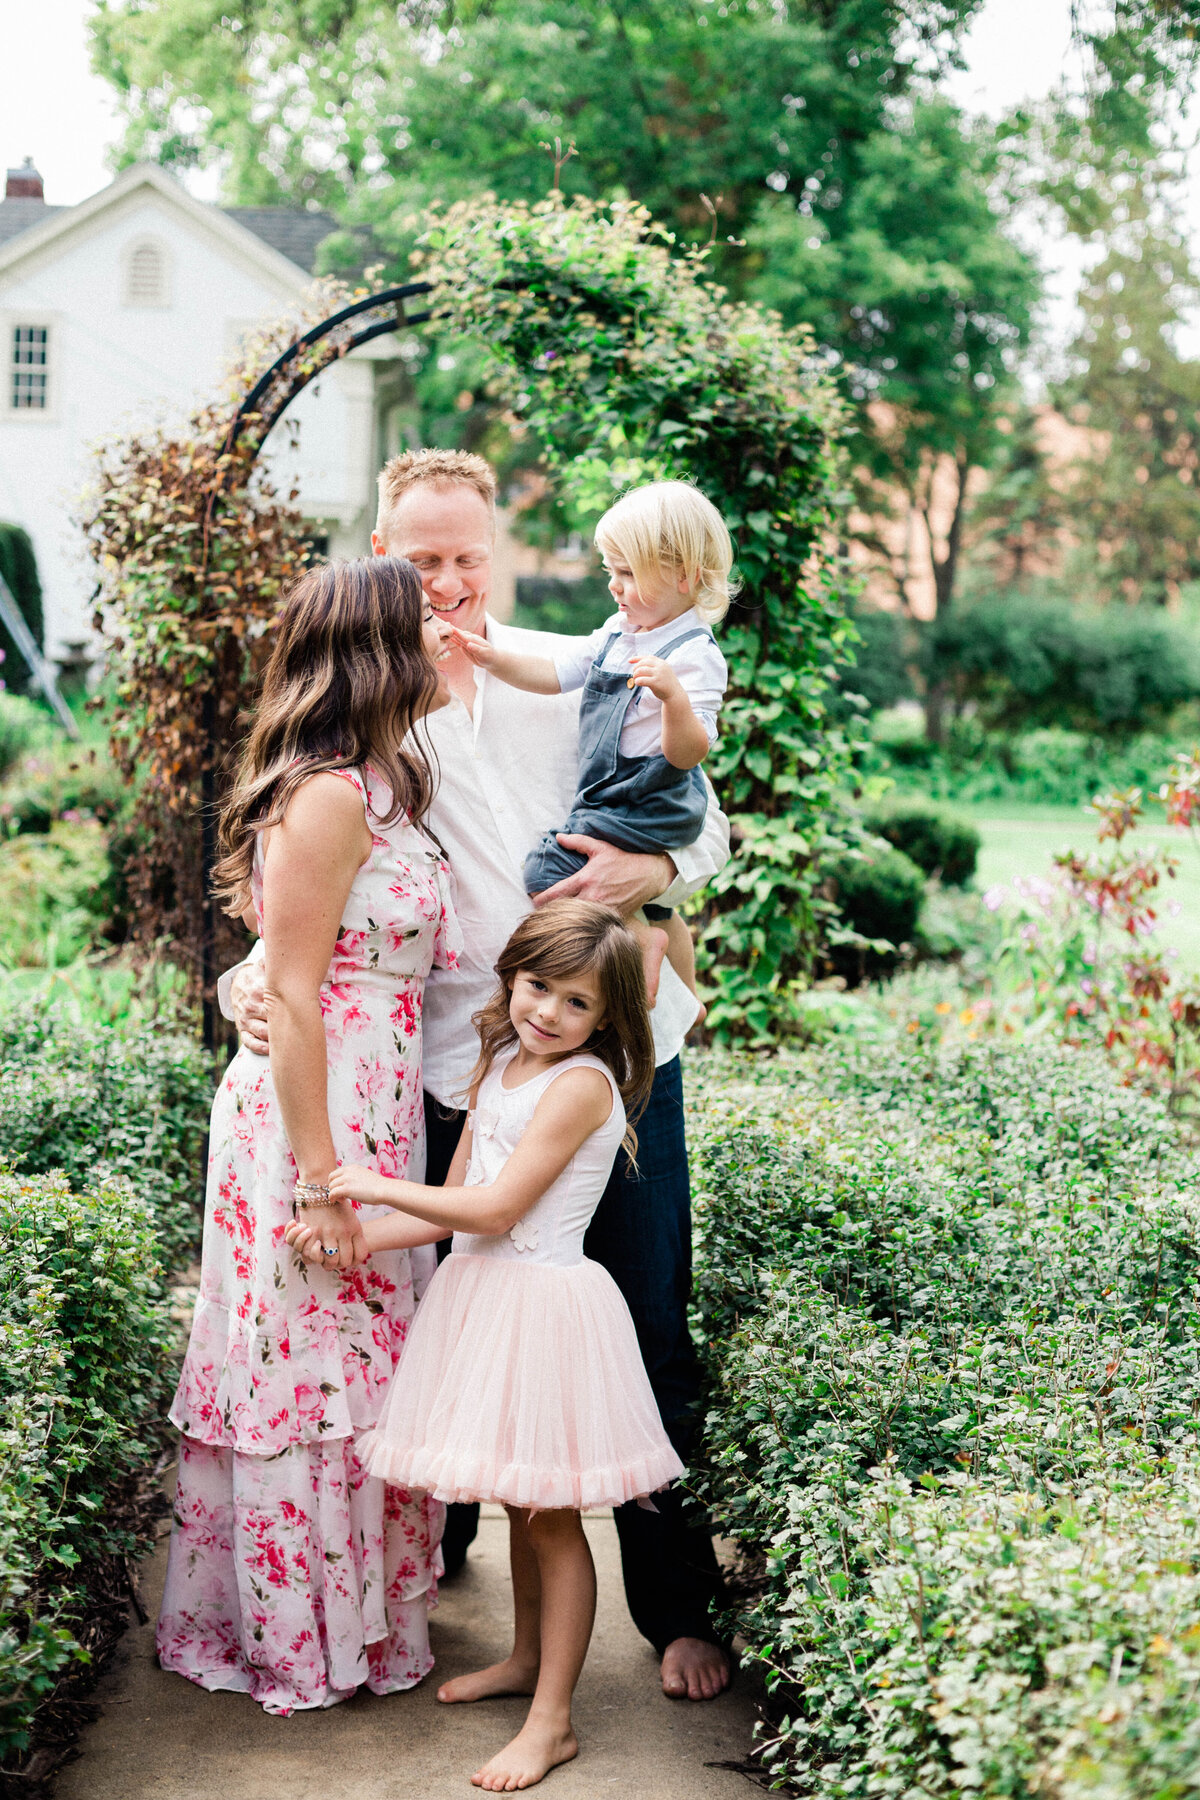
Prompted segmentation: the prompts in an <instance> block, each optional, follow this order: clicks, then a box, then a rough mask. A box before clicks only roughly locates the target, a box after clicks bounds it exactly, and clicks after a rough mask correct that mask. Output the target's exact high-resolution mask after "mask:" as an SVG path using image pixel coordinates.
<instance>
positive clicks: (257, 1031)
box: [229, 962, 268, 1056]
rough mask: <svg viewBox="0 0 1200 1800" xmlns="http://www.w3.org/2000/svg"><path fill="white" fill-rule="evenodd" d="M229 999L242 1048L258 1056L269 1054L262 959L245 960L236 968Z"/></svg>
mask: <svg viewBox="0 0 1200 1800" xmlns="http://www.w3.org/2000/svg"><path fill="white" fill-rule="evenodd" d="M229 1001H230V1005H231V1006H232V1008H233V1022H234V1024H235V1025H236V1026H237V1031H238V1037H239V1038H240V1039H241V1044H242V1049H243V1050H251V1051H253V1053H254V1055H255V1056H266V1055H267V1054H268V1045H267V997H266V979H265V977H264V975H263V966H262V964H261V963H260V962H244V963H243V964H242V966H241V968H240V969H238V970H237V971H236V973H235V974H234V977H233V981H232V982H231V983H230V988H229Z"/></svg>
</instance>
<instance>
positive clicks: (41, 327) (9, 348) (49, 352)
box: [0, 306, 62, 425]
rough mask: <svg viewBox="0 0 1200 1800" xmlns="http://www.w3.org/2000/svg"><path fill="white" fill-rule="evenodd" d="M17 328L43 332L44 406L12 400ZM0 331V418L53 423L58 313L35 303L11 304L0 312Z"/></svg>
mask: <svg viewBox="0 0 1200 1800" xmlns="http://www.w3.org/2000/svg"><path fill="white" fill-rule="evenodd" d="M21 327H32V328H33V329H34V330H36V331H44V332H45V333H46V404H45V406H17V405H16V404H15V403H14V387H13V376H14V374H15V372H16V369H17V361H16V350H17V345H16V334H17V331H18V329H20V328H21ZM0 330H2V331H3V344H4V360H3V368H2V370H0V374H2V376H3V382H4V386H3V392H2V393H0V419H3V420H4V421H5V423H6V424H16V423H20V424H23V425H46V424H52V423H54V422H55V421H56V420H57V417H58V400H59V387H60V375H61V369H60V362H61V358H62V331H61V328H60V320H59V315H58V314H57V313H48V312H45V311H43V310H42V308H40V307H37V306H30V307H12V308H10V309H9V310H7V311H5V312H2V313H0Z"/></svg>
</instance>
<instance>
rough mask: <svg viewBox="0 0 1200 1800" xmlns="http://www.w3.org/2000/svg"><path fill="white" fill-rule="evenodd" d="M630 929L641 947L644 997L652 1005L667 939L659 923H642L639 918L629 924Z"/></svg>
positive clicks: (665, 952)
mask: <svg viewBox="0 0 1200 1800" xmlns="http://www.w3.org/2000/svg"><path fill="white" fill-rule="evenodd" d="M630 930H631V931H632V932H633V935H634V937H635V938H636V939H637V941H638V944H639V945H640V947H641V952H642V972H643V974H644V975H645V977H646V998H647V1000H648V1001H649V1002H650V1005H651V1006H653V1005H654V1002H655V1001H656V1000H657V999H658V983H659V979H660V977H661V975H662V966H663V958H664V957H665V956H666V954H667V944H668V942H669V939H668V937H667V934H666V932H665V931H664V930H663V929H662V927H661V926H660V925H643V924H642V923H641V921H640V919H639V920H635V921H633V922H632V923H631V924H630Z"/></svg>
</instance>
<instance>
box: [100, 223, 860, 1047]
mask: <svg viewBox="0 0 1200 1800" xmlns="http://www.w3.org/2000/svg"><path fill="white" fill-rule="evenodd" d="M414 260H415V264H416V268H415V272H416V273H418V274H419V277H420V279H419V280H417V281H415V282H411V283H409V284H408V285H407V286H406V287H403V288H392V289H388V290H386V291H384V292H382V293H378V294H365V295H364V294H359V295H357V296H354V295H350V294H349V293H348V292H347V291H346V290H344V289H342V288H339V287H337V286H336V285H335V284H332V283H327V284H325V285H324V286H323V287H322V288H320V289H319V290H317V291H315V292H314V295H313V297H312V299H311V300H310V302H309V304H308V306H307V309H306V312H305V314H304V315H303V316H302V317H294V318H293V319H291V320H289V321H286V322H285V323H284V324H283V325H281V326H280V327H277V328H276V329H275V330H274V331H273V332H272V333H268V334H264V337H263V338H262V340H261V341H260V342H258V343H257V344H255V345H253V346H251V347H250V348H249V349H248V351H247V353H246V355H245V358H244V360H243V363H242V364H241V366H240V367H239V368H238V369H237V370H236V371H235V372H234V375H233V377H232V378H231V382H230V386H229V388H228V391H227V392H226V394H225V395H223V396H222V397H221V398H220V399H219V400H218V401H216V402H214V403H212V404H211V405H209V406H207V407H205V408H203V409H202V410H201V411H200V412H198V413H197V414H196V415H195V416H194V417H193V418H192V419H191V420H190V421H189V423H188V426H187V429H186V430H185V431H183V432H175V433H172V432H169V431H165V430H164V431H158V432H152V433H144V434H139V435H135V436H132V437H126V438H123V439H121V440H119V441H117V442H114V443H112V444H110V445H109V446H108V447H107V448H106V449H105V450H104V451H103V452H102V453H101V456H100V460H99V465H98V478H97V481H96V484H95V488H94V492H93V495H92V497H91V500H90V502H89V505H88V508H87V512H86V516H85V519H84V524H85V528H86V530H87V532H88V536H89V541H90V543H91V546H92V550H93V553H94V555H95V556H96V559H97V561H98V563H99V565H100V569H101V597H100V606H99V611H98V615H97V617H98V621H99V622H100V623H101V624H102V626H103V628H104V629H105V630H106V632H107V633H108V636H109V638H110V643H111V648H112V661H113V667H114V670H115V696H114V699H113V702H112V714H113V731H114V742H115V744H116V746H117V748H118V752H119V754H120V756H121V759H122V761H123V764H124V766H125V768H126V771H127V773H128V774H129V775H130V777H131V778H136V780H137V793H138V799H137V811H136V832H137V835H138V839H139V844H138V853H137V854H136V856H135V857H134V858H133V859H132V863H131V874H132V880H131V899H132V902H133V906H134V919H135V932H136V935H137V937H138V938H139V940H140V941H141V942H142V943H149V942H151V941H157V940H160V939H162V938H164V937H167V938H169V939H170V940H171V941H172V945H173V953H174V954H175V955H177V956H179V957H180V958H181V960H185V961H186V962H187V963H188V965H189V966H190V967H191V969H192V971H193V973H194V976H195V980H196V984H197V987H198V988H199V989H202V990H203V994H204V998H205V1001H206V1003H207V1005H208V1010H209V1018H210V1020H211V1017H212V1014H211V1001H212V978H213V972H214V970H215V969H216V968H218V967H220V966H222V965H223V964H224V963H225V962H226V961H227V960H229V959H230V958H232V957H234V956H235V955H236V954H237V953H238V952H239V951H240V948H241V941H240V939H239V934H238V928H236V927H234V926H232V925H231V924H230V922H228V921H226V920H224V919H223V918H221V917H220V916H214V915H213V913H212V910H211V906H210V905H209V904H207V903H206V899H205V867H206V864H207V863H208V862H209V859H210V857H211V819H212V811H213V803H214V801H215V800H216V799H217V798H219V790H220V784H221V781H222V779H223V777H224V776H225V774H226V773H227V771H228V767H229V757H228V751H229V750H230V748H231V747H232V746H233V745H234V744H235V743H236V741H237V739H238V738H239V736H240V734H241V732H242V730H243V728H244V721H245V717H246V715H247V713H248V710H249V708H250V707H251V706H252V705H253V700H254V694H255V691H256V686H257V682H258V679H259V677H260V674H261V669H262V665H263V662H264V660H265V653H266V649H267V643H268V639H267V632H268V627H269V625H270V621H271V619H272V617H273V615H274V613H275V610H276V608H277V606H278V604H279V600H280V596H281V593H282V592H283V591H284V590H285V589H286V587H287V584H288V582H289V581H290V580H291V579H292V578H293V577H294V575H295V574H296V573H297V572H298V571H299V569H300V568H301V567H302V566H303V564H304V562H305V560H306V559H307V556H308V554H309V544H308V540H307V537H306V534H305V528H304V522H303V519H302V518H301V516H300V514H299V513H298V511H297V510H296V508H295V505H294V496H281V495H279V494H277V493H275V492H274V491H273V490H272V489H271V487H270V485H269V483H268V482H267V481H266V479H265V478H264V477H263V475H262V473H261V472H260V471H259V470H258V469H257V468H256V457H257V454H258V451H259V449H260V448H261V446H262V443H263V442H264V440H265V438H266V436H267V434H268V432H269V431H270V429H271V427H272V426H273V425H274V424H275V423H276V421H277V420H278V419H279V418H280V416H281V415H282V414H283V412H284V411H285V409H286V407H287V405H288V404H289V402H290V400H291V399H292V398H294V396H295V394H296V393H298V392H299V391H300V390H301V388H302V387H304V386H305V385H307V383H308V382H309V381H310V380H312V379H313V377H314V376H315V375H317V374H319V373H320V372H321V370H322V369H324V368H326V367H327V366H328V365H329V363H330V362H332V361H333V360H335V359H336V358H337V357H339V356H342V355H345V354H346V352H347V350H349V349H351V348H353V346H354V345H355V344H356V343H361V342H364V341H365V340H366V338H367V337H368V336H375V335H378V334H379V333H380V332H383V331H387V330H392V329H395V328H396V327H397V326H398V325H400V324H414V323H418V322H419V320H420V319H424V318H428V317H430V316H431V313H434V314H436V317H437V320H438V323H439V327H440V328H442V329H445V330H448V331H450V332H453V333H462V334H466V335H469V336H471V337H472V338H474V339H476V340H478V341H479V342H480V343H482V344H483V345H484V346H485V348H486V352H487V356H488V361H489V370H490V374H489V379H490V384H491V388H492V391H493V393H494V396H495V398H496V399H497V400H498V401H499V402H500V404H501V405H503V406H504V407H506V408H507V409H508V417H509V422H510V424H511V425H512V427H513V429H514V430H516V431H518V432H519V431H531V432H533V433H534V434H535V437H536V441H537V442H538V444H539V445H540V446H541V449H542V453H543V456H544V459H545V461H546V463H547V465H548V466H549V469H550V471H551V473H552V475H553V477H554V478H555V480H556V482H557V483H558V484H559V487H560V491H561V492H562V493H563V494H564V495H565V496H566V497H569V498H570V499H571V500H573V501H574V502H576V503H577V504H578V505H579V506H581V507H582V508H584V509H585V510H587V511H589V512H591V513H593V514H598V513H599V512H600V511H601V510H603V508H604V507H605V506H607V505H608V504H609V503H610V502H611V500H612V498H613V497H614V494H615V493H617V492H618V491H620V490H621V489H623V488H625V487H626V486H628V485H630V484H631V483H633V482H637V481H645V480H655V479H660V478H663V477H667V476H681V475H682V476H688V477H690V478H691V479H693V480H695V481H696V482H697V483H698V485H699V486H700V487H701V488H702V489H703V490H704V492H705V493H707V494H708V495H709V497H710V498H711V499H712V500H713V501H714V502H715V504H716V505H717V506H718V507H719V508H720V510H721V511H722V513H723V514H724V516H725V517H726V519H727V520H728V522H729V525H730V527H731V529H732V531H733V534H734V538H735V542H736V544H737V546H738V567H739V571H740V574H741V577H742V582H743V589H742V593H741V595H740V597H739V599H738V601H737V602H736V603H735V606H734V608H733V609H732V611H731V612H730V614H729V616H728V618H727V620H726V621H725V623H724V625H723V626H721V627H719V628H718V629H719V633H720V639H721V644H722V648H723V649H724V651H725V654H726V657H727V659H728V662H729V665H730V677H731V681H730V691H729V694H728V696H727V701H726V707H725V711H724V713H723V715H722V732H721V741H720V744H719V745H718V747H717V749H716V751H715V752H714V754H713V756H712V757H711V759H710V761H709V763H708V765H707V766H708V769H709V772H710V774H711V775H712V778H713V781H714V783H715V784H716V787H717V791H718V793H719V795H720V797H721V799H722V802H723V804H724V806H725V810H726V811H727V812H728V813H729V815H730V817H731V820H732V822H733V827H734V843H735V851H734V855H733V858H732V860H731V862H730V863H729V865H728V867H727V868H726V870H725V871H724V873H723V874H722V875H721V876H720V877H719V878H718V880H717V881H716V882H715V883H713V884H712V886H711V887H710V889H709V890H708V892H707V894H706V895H705V896H704V899H703V911H702V912H701V914H700V924H701V946H700V949H701V957H700V960H701V966H702V969H703V972H704V977H705V979H706V981H707V983H708V985H709V988H710V990H711V992H712V996H713V998H712V1004H711V1006H710V1013H709V1023H710V1027H711V1029H712V1030H713V1031H714V1033H715V1034H716V1035H717V1036H718V1037H721V1038H738V1039H742V1040H749V1041H751V1042H758V1043H764V1044H765V1043H768V1042H770V1041H772V1040H773V1039H774V1038H775V1037H776V1036H777V1035H778V1033H779V1032H780V1031H781V1030H783V1029H786V1026H787V1023H788V1019H789V1016H790V1014H791V1004H792V995H793V992H794V984H795V983H796V982H797V980H798V979H799V978H802V977H803V976H804V974H805V972H806V970H807V969H808V968H809V966H810V964H811V957H812V953H813V950H814V946H815V944H816V941H817V938H818V935H819V930H820V926H821V923H822V920H821V914H822V908H823V905H824V903H823V902H822V900H821V899H820V895H819V888H818V872H817V863H818V859H819V857H820V856H821V854H822V852H824V851H825V850H827V849H829V848H831V847H832V846H833V842H834V840H833V839H832V838H831V836H830V822H831V818H832V816H833V815H832V810H831V809H832V802H833V799H834V795H835V791H836V788H837V786H838V783H839V782H840V781H841V780H843V779H844V778H845V775H846V771H847V768H848V761H849V746H848V743H847V737H846V731H845V728H844V726H843V724H842V723H840V722H839V720H840V718H841V711H840V709H839V710H838V711H837V713H836V715H834V714H831V712H830V710H829V708H828V705H827V699H828V695H829V691H830V684H831V681H832V679H833V677H834V673H835V668H836V665H837V663H838V662H839V661H842V660H844V659H845V647H846V645H847V642H848V640H849V638H850V637H851V636H852V630H851V628H850V627H849V626H848V624H847V622H846V617H845V599H846V580H845V570H844V568H843V566H842V562H841V558H840V556H839V554H838V550H837V537H836V533H837V522H838V508H839V505H840V503H841V495H840V492H839V489H840V457H839V448H838V439H839V434H840V431H841V429H842V424H843V420H842V414H841V411H840V407H839V403H838V400H837V398H836V395H835V393H834V390H833V388H832V385H831V383H830V382H829V381H828V379H827V378H826V377H825V376H824V375H823V374H822V373H820V372H819V370H818V369H817V368H816V367H815V366H814V361H813V354H812V345H811V343H810V341H809V339H808V338H807V336H806V334H805V333H804V332H803V331H797V330H789V329H785V328H784V326H783V325H782V324H781V322H780V321H779V319H778V318H777V317H776V316H775V315H773V314H770V313H766V312H763V311H762V310H761V309H759V308H757V307H753V306H748V305H739V304H734V303H731V302H729V301H727V300H726V299H725V297H724V296H723V295H722V293H721V291H720V290H719V289H716V288H714V287H713V286H711V285H710V284H709V283H708V282H707V281H706V279H705V271H704V267H703V253H700V254H696V253H689V254H686V255H682V256H681V255H677V254H675V253H674V251H673V248H672V245H671V241H670V239H669V238H668V237H667V235H666V234H665V233H663V232H662V231H660V230H659V229H658V228H657V227H656V226H655V225H654V223H653V221H652V220H651V219H650V217H649V216H648V215H647V214H646V213H645V212H644V211H643V210H642V209H641V208H638V207H635V206H632V205H627V204H620V203H618V204H614V205H611V206H602V205H600V204H598V203H595V202H592V201H588V200H586V199H576V200H572V201H571V202H570V203H567V202H566V201H564V200H563V199H562V197H561V196H560V195H558V194H552V195H550V196H549V197H548V198H547V199H546V200H544V201H542V202H540V203H538V204H536V205H521V204H517V205H500V204H498V203H496V202H494V201H492V200H490V199H484V200H482V201H474V202H464V203H462V204H460V205H457V206H454V207H451V208H450V209H448V210H446V211H444V212H442V211H435V212H433V213H431V214H430V215H428V216H427V218H426V221H425V229H424V231H423V233H422V236H421V238H420V240H419V242H418V247H417V251H416V256H415V259H414ZM410 303H412V304H416V305H417V306H418V311H417V313H416V314H414V313H413V312H411V311H406V308H407V307H409V305H410Z"/></svg>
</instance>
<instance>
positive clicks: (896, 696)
mask: <svg viewBox="0 0 1200 1800" xmlns="http://www.w3.org/2000/svg"><path fill="white" fill-rule="evenodd" d="M850 616H851V618H852V619H853V620H854V624H855V627H856V628H857V631H858V637H859V641H858V643H857V644H856V645H855V647H854V665H853V667H852V668H846V669H843V670H842V671H841V674H840V685H841V687H842V688H843V689H844V690H845V691H846V692H848V693H852V694H861V695H862V697H863V699H864V700H865V701H866V702H867V705H868V706H869V707H870V708H871V710H872V711H873V712H874V711H876V710H878V709H879V708H882V707H889V706H895V705H896V704H897V702H898V701H901V700H911V699H912V698H913V695H914V688H913V680H912V674H911V671H910V667H909V665H910V663H913V662H915V661H916V653H917V643H916V640H915V636H914V632H913V628H912V626H911V624H909V622H908V621H907V620H906V619H904V618H902V617H901V615H900V614H899V613H894V612H883V611H881V610H880V609H879V608H878V607H875V606H864V605H863V604H862V603H861V602H860V603H859V604H858V605H857V606H856V607H854V609H853V611H852V612H851V615H850Z"/></svg>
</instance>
